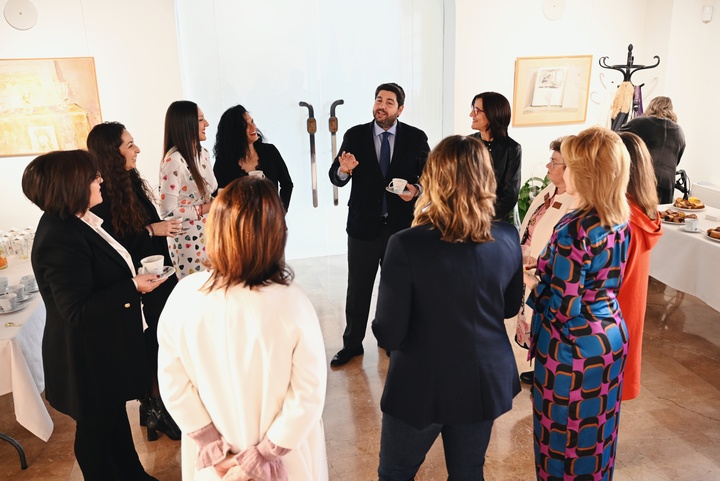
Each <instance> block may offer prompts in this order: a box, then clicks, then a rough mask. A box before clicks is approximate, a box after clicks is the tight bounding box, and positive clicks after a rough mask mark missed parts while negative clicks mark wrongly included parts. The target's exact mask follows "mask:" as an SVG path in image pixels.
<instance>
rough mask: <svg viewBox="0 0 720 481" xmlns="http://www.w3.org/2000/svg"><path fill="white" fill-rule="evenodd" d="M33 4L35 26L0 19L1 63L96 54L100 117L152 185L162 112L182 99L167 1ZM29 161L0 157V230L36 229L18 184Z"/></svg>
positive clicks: (36, 213) (40, 0)
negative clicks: (132, 148)
mask: <svg viewBox="0 0 720 481" xmlns="http://www.w3.org/2000/svg"><path fill="white" fill-rule="evenodd" d="M4 3H5V2H3V7H4ZM33 4H34V5H35V7H36V8H37V11H38V22H37V25H35V27H34V28H32V29H30V30H27V31H19V30H15V29H14V28H12V27H11V26H10V25H8V24H7V23H6V22H5V20H4V18H0V58H44V57H95V68H96V72H97V81H98V89H99V95H100V106H101V109H102V116H103V120H117V121H119V122H122V123H123V124H125V126H126V127H127V128H128V130H129V131H130V133H131V134H132V135H133V136H134V137H135V140H136V141H137V143H138V145H139V146H140V148H141V149H142V153H141V154H140V156H139V157H138V167H139V169H140V170H141V171H142V174H143V176H144V177H145V178H146V179H148V180H149V181H150V182H151V183H152V184H155V185H156V184H157V175H158V174H157V172H158V164H159V163H160V160H161V157H162V154H163V152H162V136H163V122H164V118H165V110H166V109H167V106H168V105H169V104H170V103H171V102H172V101H174V100H177V99H179V98H181V96H182V88H181V82H180V66H179V60H178V58H179V57H178V45H177V35H176V29H175V10H174V3H173V0H152V1H146V0H125V1H123V2H117V1H112V0H33ZM32 159H33V157H32V156H26V157H4V158H0V230H7V229H9V228H10V227H13V226H14V227H19V228H21V227H25V226H27V225H32V226H35V225H36V224H37V220H38V219H39V217H40V214H41V212H40V210H39V209H37V208H36V207H35V206H34V205H32V204H31V203H30V202H29V201H28V200H27V199H26V198H25V196H24V195H23V194H22V189H21V186H20V180H21V178H22V172H23V170H24V169H25V167H26V166H27V164H28V163H29V162H30V161H31V160H32Z"/></svg>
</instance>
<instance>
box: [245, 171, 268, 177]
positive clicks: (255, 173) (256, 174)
mask: <svg viewBox="0 0 720 481" xmlns="http://www.w3.org/2000/svg"><path fill="white" fill-rule="evenodd" d="M248 175H249V176H250V177H260V178H261V179H264V178H265V174H263V171H262V170H251V171H250V172H248Z"/></svg>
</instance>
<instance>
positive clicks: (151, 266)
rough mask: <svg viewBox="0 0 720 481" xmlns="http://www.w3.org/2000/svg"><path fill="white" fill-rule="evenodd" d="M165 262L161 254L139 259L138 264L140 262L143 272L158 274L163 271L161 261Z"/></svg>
mask: <svg viewBox="0 0 720 481" xmlns="http://www.w3.org/2000/svg"><path fill="white" fill-rule="evenodd" d="M164 262H165V257H163V256H161V255H156V256H148V257H146V258H144V259H142V260H141V261H140V264H142V266H143V269H144V270H145V274H155V275H157V276H159V275H160V274H162V271H163V263H164Z"/></svg>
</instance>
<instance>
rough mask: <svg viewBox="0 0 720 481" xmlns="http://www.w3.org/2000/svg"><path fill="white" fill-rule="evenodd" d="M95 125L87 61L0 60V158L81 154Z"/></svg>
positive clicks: (96, 105) (96, 102)
mask: <svg viewBox="0 0 720 481" xmlns="http://www.w3.org/2000/svg"><path fill="white" fill-rule="evenodd" d="M100 122H102V115H101V112H100V98H99V96H98V87H97V78H96V76H95V60H94V59H93V58H92V57H75V58H33V59H0V157H8V156H21V155H38V154H42V153H45V152H49V151H51V150H73V149H85V148H87V136H88V133H89V132H90V129H92V128H93V127H94V126H95V125H96V124H98V123H100Z"/></svg>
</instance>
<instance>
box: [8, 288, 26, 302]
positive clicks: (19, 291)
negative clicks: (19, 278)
mask: <svg viewBox="0 0 720 481" xmlns="http://www.w3.org/2000/svg"><path fill="white" fill-rule="evenodd" d="M12 293H15V295H17V300H18V301H23V300H25V285H24V284H15V285H14V286H10V287H8V294H12Z"/></svg>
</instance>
